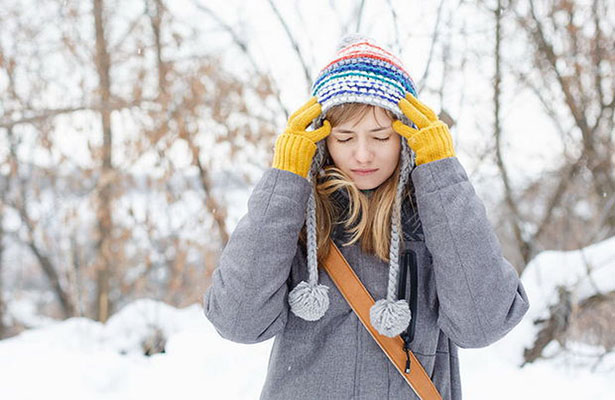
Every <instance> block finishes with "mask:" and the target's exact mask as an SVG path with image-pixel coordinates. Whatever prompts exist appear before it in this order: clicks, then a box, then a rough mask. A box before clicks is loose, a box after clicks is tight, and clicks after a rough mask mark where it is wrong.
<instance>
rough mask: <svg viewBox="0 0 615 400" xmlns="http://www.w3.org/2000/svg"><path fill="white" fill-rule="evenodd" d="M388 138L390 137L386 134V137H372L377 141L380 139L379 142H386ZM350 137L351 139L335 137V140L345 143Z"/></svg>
mask: <svg viewBox="0 0 615 400" xmlns="http://www.w3.org/2000/svg"><path fill="white" fill-rule="evenodd" d="M390 138H391V137H390V136H388V137H385V138H374V139H376V140H379V141H381V142H386V141H387V140H389V139H390ZM350 139H352V138H348V139H345V140H340V139H336V140H337V141H338V142H339V143H346V142H347V141H349V140H350Z"/></svg>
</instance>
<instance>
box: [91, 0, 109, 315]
mask: <svg viewBox="0 0 615 400" xmlns="http://www.w3.org/2000/svg"><path fill="white" fill-rule="evenodd" d="M94 23H95V29H96V70H97V72H98V79H99V90H100V96H101V104H102V111H101V113H100V115H101V123H102V133H103V149H102V169H101V179H100V182H101V183H100V186H99V194H98V211H97V219H98V230H99V235H100V236H99V238H98V243H97V252H98V258H97V261H96V289H97V294H96V300H97V304H96V314H97V315H96V318H97V319H98V320H99V321H101V322H105V321H106V320H107V318H109V315H110V313H111V301H110V298H109V288H110V282H109V281H110V279H111V277H112V271H111V268H112V267H111V266H112V265H113V264H112V254H111V241H112V238H111V234H112V215H111V201H112V199H111V183H112V177H113V166H112V163H111V145H112V132H111V111H110V108H109V101H110V98H111V80H110V74H109V70H110V64H111V61H110V57H109V53H108V50H107V41H106V38H105V31H104V21H103V0H94Z"/></svg>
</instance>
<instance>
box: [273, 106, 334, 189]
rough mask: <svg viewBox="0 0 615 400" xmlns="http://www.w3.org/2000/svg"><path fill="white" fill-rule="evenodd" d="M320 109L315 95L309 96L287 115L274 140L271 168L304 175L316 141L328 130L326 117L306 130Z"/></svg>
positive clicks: (310, 160)
mask: <svg viewBox="0 0 615 400" xmlns="http://www.w3.org/2000/svg"><path fill="white" fill-rule="evenodd" d="M321 110H322V108H321V105H320V103H318V102H317V101H316V96H312V97H311V98H310V100H309V101H308V102H307V103H305V104H304V105H303V106H302V107H301V108H300V109H298V110H297V111H295V112H294V113H293V115H291V116H290V117H289V118H288V124H287V126H286V130H285V131H284V133H282V134H281V135H280V136H278V138H277V139H276V141H275V150H274V154H273V165H272V167H274V168H278V169H283V170H286V171H290V172H294V173H295V174H297V175H300V176H302V177H304V178H307V175H308V172H309V170H310V165H311V164H312V159H313V158H314V154H316V142H318V141H319V140H322V139H324V138H326V137H327V136H329V134H330V133H331V124H330V123H329V121H327V120H324V122H323V126H322V127H320V128H318V129H316V130H313V131H307V130H306V128H307V127H308V126H309V124H310V123H311V122H312V120H313V119H314V118H316V117H317V116H319V115H320V113H321Z"/></svg>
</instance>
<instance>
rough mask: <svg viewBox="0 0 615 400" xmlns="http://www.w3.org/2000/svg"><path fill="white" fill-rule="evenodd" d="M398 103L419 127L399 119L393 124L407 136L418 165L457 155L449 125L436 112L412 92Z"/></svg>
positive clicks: (407, 93)
mask: <svg viewBox="0 0 615 400" xmlns="http://www.w3.org/2000/svg"><path fill="white" fill-rule="evenodd" d="M397 104H398V105H399V108H401V110H402V112H403V113H404V115H405V116H406V117H408V119H410V121H412V122H414V124H416V126H417V127H418V128H419V129H418V130H417V129H414V128H411V127H409V126H408V125H406V124H404V123H403V122H401V121H399V120H396V121H395V122H393V124H392V127H393V130H394V131H395V132H397V133H399V134H400V135H401V136H403V137H405V138H406V140H407V141H408V145H409V146H410V148H411V149H412V150H413V151H414V153H415V154H416V159H415V163H416V165H421V164H425V163H428V162H431V161H436V160H440V159H442V158H447V157H454V156H455V149H454V148H453V138H452V137H451V134H450V132H449V131H448V125H446V123H444V122H443V121H440V120H439V119H438V117H437V116H436V113H434V112H433V111H432V110H431V109H430V108H429V107H427V106H426V105H424V104H423V103H421V102H420V101H419V100H418V99H417V98H416V97H414V96H413V95H412V94H411V93H410V92H406V98H405V99H401V100H399V102H398V103H397Z"/></svg>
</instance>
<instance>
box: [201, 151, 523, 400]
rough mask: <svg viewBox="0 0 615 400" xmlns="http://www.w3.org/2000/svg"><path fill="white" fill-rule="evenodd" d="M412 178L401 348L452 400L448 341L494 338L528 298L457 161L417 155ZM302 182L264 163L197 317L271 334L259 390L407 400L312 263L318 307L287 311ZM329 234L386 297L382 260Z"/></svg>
mask: <svg viewBox="0 0 615 400" xmlns="http://www.w3.org/2000/svg"><path fill="white" fill-rule="evenodd" d="M411 179H412V182H413V184H414V187H415V195H416V202H417V205H418V207H417V208H418V216H417V215H415V214H414V215H413V213H412V212H408V210H409V209H408V208H407V207H406V206H404V210H405V211H404V212H403V214H402V215H403V223H404V245H405V247H406V248H408V247H409V248H411V249H413V250H414V251H415V252H416V254H417V262H418V309H417V311H418V312H417V318H416V326H415V334H414V340H413V341H412V343H411V344H410V348H411V350H412V352H414V354H415V355H416V356H417V358H418V359H419V360H420V362H421V364H422V365H423V368H424V369H425V370H426V371H427V373H428V374H429V375H430V377H431V379H432V381H433V382H434V384H435V386H436V388H437V389H438V391H439V392H440V394H441V395H442V398H443V399H445V400H447V399H451V400H459V399H461V382H460V375H459V358H458V354H457V350H458V347H462V348H478V347H484V346H488V345H489V344H491V343H494V342H495V341H497V340H499V339H501V338H502V337H503V336H504V335H506V334H507V333H508V332H509V331H510V330H511V329H512V328H513V327H514V326H515V325H517V324H518V323H519V321H520V320H521V318H522V317H523V316H524V315H525V313H526V312H527V310H528V308H529V302H528V298H527V295H526V293H525V289H524V288H523V286H522V284H521V282H520V280H519V277H518V275H517V272H516V271H515V269H514V268H513V266H512V265H511V264H510V263H509V262H508V260H506V259H505V258H504V257H503V256H502V251H501V248H500V243H499V241H498V239H497V237H496V235H495V233H494V231H493V228H492V226H491V225H490V223H489V221H488V219H487V215H486V211H485V207H484V205H483V203H482V201H481V200H480V199H479V197H478V196H477V195H476V193H475V191H474V187H473V186H472V184H471V183H470V181H469V180H468V177H467V174H466V172H465V170H464V168H463V167H462V165H461V164H460V163H459V160H458V159H457V158H456V157H450V158H445V159H442V160H437V161H433V162H430V163H426V164H422V165H420V166H417V167H416V168H414V169H413V170H412V173H411ZM310 190H311V186H310V184H309V182H308V181H307V179H305V178H303V177H301V176H299V175H296V174H294V173H292V172H288V171H284V170H279V169H275V168H270V169H268V170H266V171H265V173H264V174H263V176H262V178H261V180H260V181H259V182H258V184H257V185H256V186H255V188H254V190H253V192H252V193H251V195H250V199H249V201H248V212H247V214H246V215H245V216H244V217H242V219H241V220H240V221H239V223H238V224H237V226H236V228H235V230H234V232H233V234H232V235H231V238H230V240H229V242H228V244H227V246H226V247H225V249H224V251H223V253H222V255H221V258H220V261H219V264H218V267H217V268H216V269H215V271H214V273H213V276H212V284H211V286H210V287H208V289H207V290H206V291H205V294H204V296H203V306H204V312H205V315H206V317H207V319H209V320H210V321H211V323H212V324H213V325H214V327H215V328H216V330H217V331H218V333H219V334H220V335H221V336H222V337H224V338H226V339H229V340H232V341H234V342H239V343H257V342H261V341H264V340H267V339H269V338H272V337H274V336H275V339H274V342H273V347H272V351H271V355H270V360H269V365H268V370H267V377H266V381H265V385H264V387H263V390H262V393H261V397H260V398H261V399H267V400H270V399H284V400H287V399H291V398H292V399H297V400H300V399H355V400H358V399H362V400H363V399H364V400H374V399H379V400H380V399H417V398H418V397H417V396H416V395H415V394H414V392H413V391H412V390H411V389H410V387H409V386H408V384H407V383H406V382H405V381H404V379H403V378H402V377H401V375H400V374H399V372H398V371H397V370H396V369H395V367H394V366H393V365H392V364H391V362H390V361H389V360H388V358H387V357H386V356H385V354H384V353H383V352H382V350H381V349H380V348H379V347H378V345H377V344H376V342H375V341H374V340H373V338H372V337H371V336H370V334H369V332H368V331H367V330H366V329H365V327H364V326H363V325H362V324H361V322H360V321H359V319H358V318H357V317H356V315H355V313H354V312H353V311H352V309H351V308H350V306H349V305H348V304H347V302H346V300H345V299H344V298H343V297H342V295H341V293H340V292H339V291H338V289H337V287H336V286H335V284H334V283H333V282H332V281H331V279H330V278H329V276H328V275H327V273H326V272H325V271H323V270H322V269H321V268H319V282H320V283H322V284H324V285H327V286H329V288H330V289H329V298H330V306H329V309H328V310H327V312H326V314H325V315H324V317H322V318H321V319H320V320H318V321H313V322H310V321H305V320H303V319H300V318H298V317H296V316H295V315H294V314H293V313H292V312H290V311H289V305H288V302H287V298H288V292H289V290H291V289H292V288H294V287H295V285H297V283H299V282H300V281H302V280H306V281H307V265H306V255H305V251H304V249H303V246H300V245H299V244H298V234H299V232H300V230H301V228H302V226H303V224H304V221H305V211H306V207H307V201H308V196H309V193H310ZM417 217H418V218H417ZM417 221H420V228H419V229H418V230H417V226H416V222H417ZM332 238H333V240H334V241H335V242H336V244H337V245H338V247H339V248H340V250H341V251H342V253H343V255H344V257H345V258H346V259H347V260H348V262H349V264H350V265H351V266H352V268H353V269H354V271H355V272H356V273H357V275H358V276H359V278H360V279H361V282H362V283H363V284H364V285H365V287H366V288H367V290H368V291H369V292H370V294H371V295H372V297H373V298H376V299H378V298H384V297H386V289H387V277H388V263H386V262H384V261H381V260H380V259H378V258H377V257H375V256H372V255H368V254H365V253H363V252H362V251H361V250H360V248H359V245H358V244H357V243H355V244H354V245H352V246H348V247H342V246H341V244H342V243H343V242H341V241H340V240H341V239H342V235H340V234H338V233H336V234H334V235H332ZM237 372H238V373H240V372H241V371H237Z"/></svg>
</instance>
